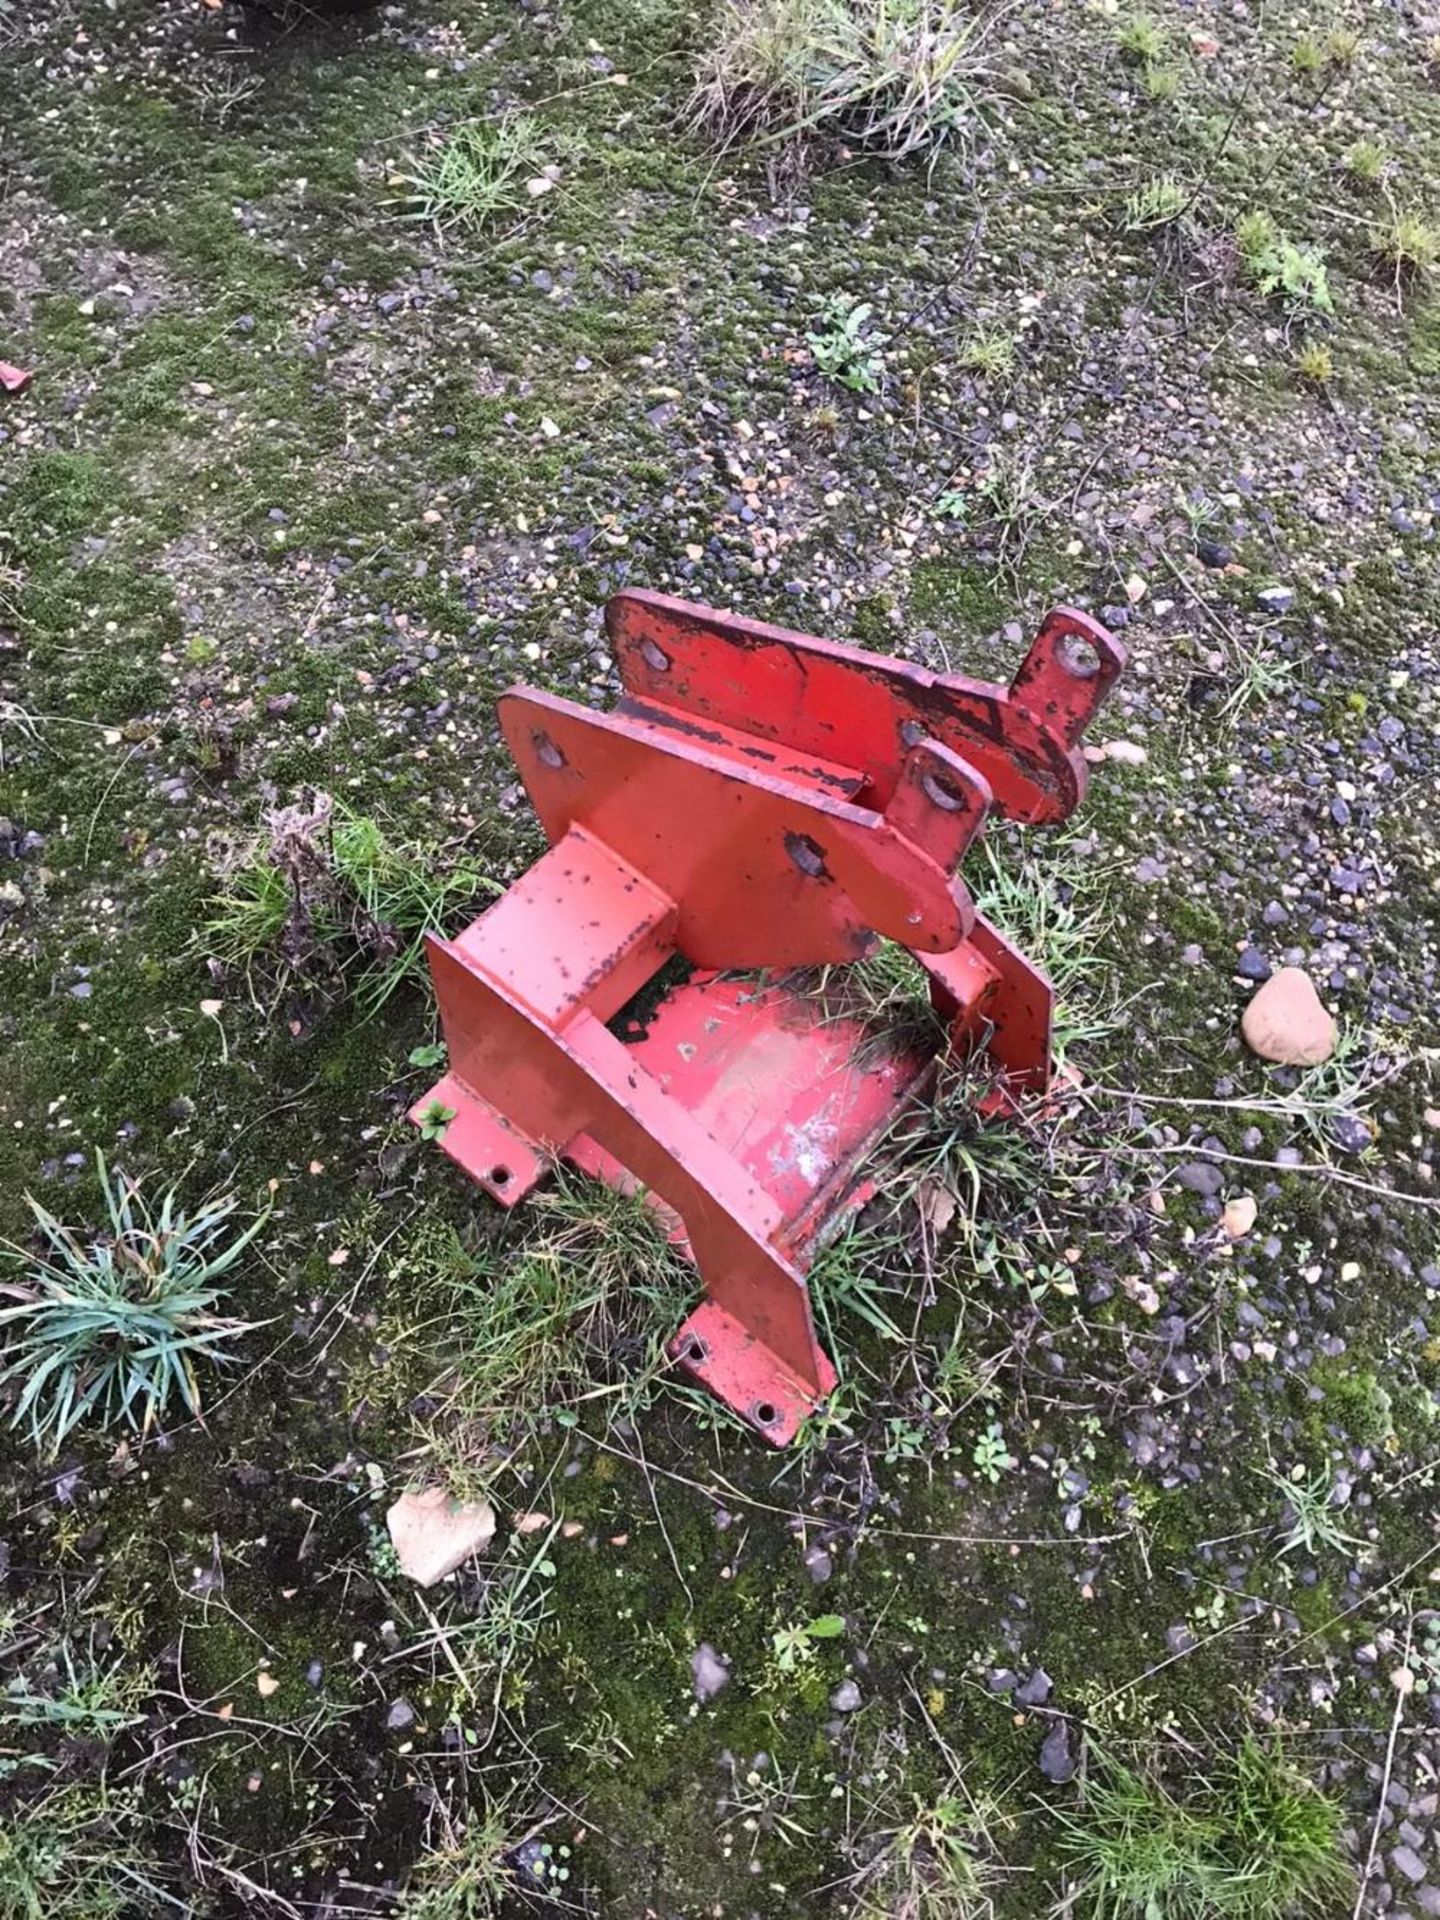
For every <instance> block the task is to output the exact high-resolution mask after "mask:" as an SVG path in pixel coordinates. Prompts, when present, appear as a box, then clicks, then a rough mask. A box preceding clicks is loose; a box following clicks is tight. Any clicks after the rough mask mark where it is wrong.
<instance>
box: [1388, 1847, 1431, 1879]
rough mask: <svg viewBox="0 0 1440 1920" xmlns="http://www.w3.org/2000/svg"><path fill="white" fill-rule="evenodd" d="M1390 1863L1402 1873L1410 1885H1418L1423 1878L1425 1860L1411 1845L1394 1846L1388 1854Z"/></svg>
mask: <svg viewBox="0 0 1440 1920" xmlns="http://www.w3.org/2000/svg"><path fill="white" fill-rule="evenodd" d="M1390 1864H1391V1866H1392V1867H1395V1868H1397V1869H1398V1871H1399V1872H1401V1873H1403V1874H1404V1876H1405V1878H1406V1879H1407V1880H1408V1881H1409V1882H1410V1884H1411V1885H1412V1886H1415V1887H1418V1886H1419V1884H1420V1882H1421V1881H1422V1880H1423V1879H1424V1878H1425V1862H1424V1861H1423V1860H1422V1859H1421V1858H1420V1856H1419V1854H1418V1853H1416V1851H1415V1849H1414V1848H1413V1847H1396V1849H1395V1851H1394V1852H1393V1853H1392V1854H1391V1855H1390Z"/></svg>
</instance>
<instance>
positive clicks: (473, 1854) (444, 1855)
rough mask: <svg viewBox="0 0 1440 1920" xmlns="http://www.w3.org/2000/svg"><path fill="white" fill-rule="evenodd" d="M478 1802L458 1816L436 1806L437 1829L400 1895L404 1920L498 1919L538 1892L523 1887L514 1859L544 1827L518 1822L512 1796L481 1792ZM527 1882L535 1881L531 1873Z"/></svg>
mask: <svg viewBox="0 0 1440 1920" xmlns="http://www.w3.org/2000/svg"><path fill="white" fill-rule="evenodd" d="M477 1802H478V1803H477V1804H474V1805H472V1806H470V1807H469V1808H468V1809H467V1810H466V1811H465V1812H464V1813H463V1814H462V1815H460V1816H458V1817H452V1816H451V1815H450V1814H449V1813H448V1812H446V1811H445V1810H444V1809H443V1808H439V1807H437V1809H436V1811H435V1813H434V1814H433V1816H432V1826H433V1827H434V1829H435V1830H434V1831H432V1834H431V1836H430V1838H429V1842H428V1844H427V1846H426V1848H425V1851H424V1852H423V1853H422V1854H421V1856H420V1858H419V1860H418V1861H417V1862H416V1863H415V1866H414V1868H413V1869H412V1870H411V1875H410V1883H409V1885H408V1886H407V1887H406V1889H405V1891H404V1892H403V1893H402V1894H401V1896H400V1902H399V1907H398V1909H397V1911H398V1912H399V1913H400V1914H401V1915H403V1916H404V1920H498V1916H499V1915H500V1914H501V1913H502V1912H505V1911H508V1910H509V1907H510V1904H511V1903H512V1902H513V1901H514V1900H515V1899H516V1898H517V1897H519V1896H521V1895H522V1894H523V1893H525V1892H530V1893H532V1894H533V1893H534V1892H535V1891H536V1889H535V1887H534V1886H533V1885H526V1886H523V1887H522V1885H521V1882H520V1879H519V1876H518V1873H517V1869H516V1860H515V1856H516V1854H517V1853H518V1851H519V1849H520V1848H521V1847H523V1846H524V1845H525V1844H526V1842H527V1841H528V1840H532V1839H533V1838H534V1837H535V1835H536V1834H537V1833H538V1832H539V1831H540V1826H539V1824H538V1823H536V1822H533V1821H532V1822H529V1823H523V1822H521V1821H520V1820H519V1819H517V1817H516V1813H515V1807H514V1800H513V1797H502V1798H500V1799H492V1798H491V1797H490V1795H489V1794H488V1792H485V1791H484V1790H483V1789H482V1790H481V1791H480V1793H479V1794H478V1796H477ZM526 1877H527V1880H528V1881H533V1879H534V1877H535V1876H534V1875H533V1874H532V1873H530V1872H529V1870H528V1868H527V1870H526Z"/></svg>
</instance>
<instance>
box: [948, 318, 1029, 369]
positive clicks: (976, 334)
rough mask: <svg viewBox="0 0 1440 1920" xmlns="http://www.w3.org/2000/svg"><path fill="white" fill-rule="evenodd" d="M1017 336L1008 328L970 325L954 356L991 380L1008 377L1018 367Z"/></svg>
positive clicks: (963, 365)
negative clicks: (1016, 354) (1016, 355)
mask: <svg viewBox="0 0 1440 1920" xmlns="http://www.w3.org/2000/svg"><path fill="white" fill-rule="evenodd" d="M1017 342H1018V336H1017V335H1016V334H1014V333H1012V332H1011V331H1010V330H1009V329H1008V328H1006V327H986V326H974V327H971V328H970V329H969V330H968V331H967V333H966V334H965V336H964V338H963V339H962V340H961V342H960V350H959V352H958V353H957V354H956V356H955V358H956V361H957V363H958V364H959V365H960V366H962V367H964V368H966V370H967V371H968V372H971V373H983V374H985V375H987V376H988V377H989V378H991V379H995V380H999V379H1003V378H1005V377H1006V376H1007V375H1008V374H1011V373H1013V372H1014V370H1015V348H1016V345H1017Z"/></svg>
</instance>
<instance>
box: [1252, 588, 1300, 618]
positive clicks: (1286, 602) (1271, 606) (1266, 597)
mask: <svg viewBox="0 0 1440 1920" xmlns="http://www.w3.org/2000/svg"><path fill="white" fill-rule="evenodd" d="M1255 598H1256V599H1257V600H1258V601H1259V603H1260V605H1261V606H1262V607H1263V608H1264V609H1265V611H1266V613H1288V612H1289V611H1290V609H1291V607H1293V606H1294V604H1295V589H1294V588H1293V587H1279V586H1277V587H1262V588H1261V589H1260V591H1259V593H1257V594H1256V596H1255Z"/></svg>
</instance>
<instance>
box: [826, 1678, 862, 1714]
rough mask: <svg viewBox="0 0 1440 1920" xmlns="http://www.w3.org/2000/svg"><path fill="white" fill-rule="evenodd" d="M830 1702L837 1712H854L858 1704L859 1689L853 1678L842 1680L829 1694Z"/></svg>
mask: <svg viewBox="0 0 1440 1920" xmlns="http://www.w3.org/2000/svg"><path fill="white" fill-rule="evenodd" d="M830 1704H831V1706H832V1707H833V1708H834V1709H835V1711H836V1712H837V1713H854V1711H855V1709H856V1708H857V1707H858V1706H859V1705H860V1689H859V1687H857V1686H856V1684H855V1682H854V1681H853V1680H842V1681H841V1682H840V1684H839V1686H838V1687H836V1689H835V1691H834V1692H833V1693H832V1694H831V1696H830Z"/></svg>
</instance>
